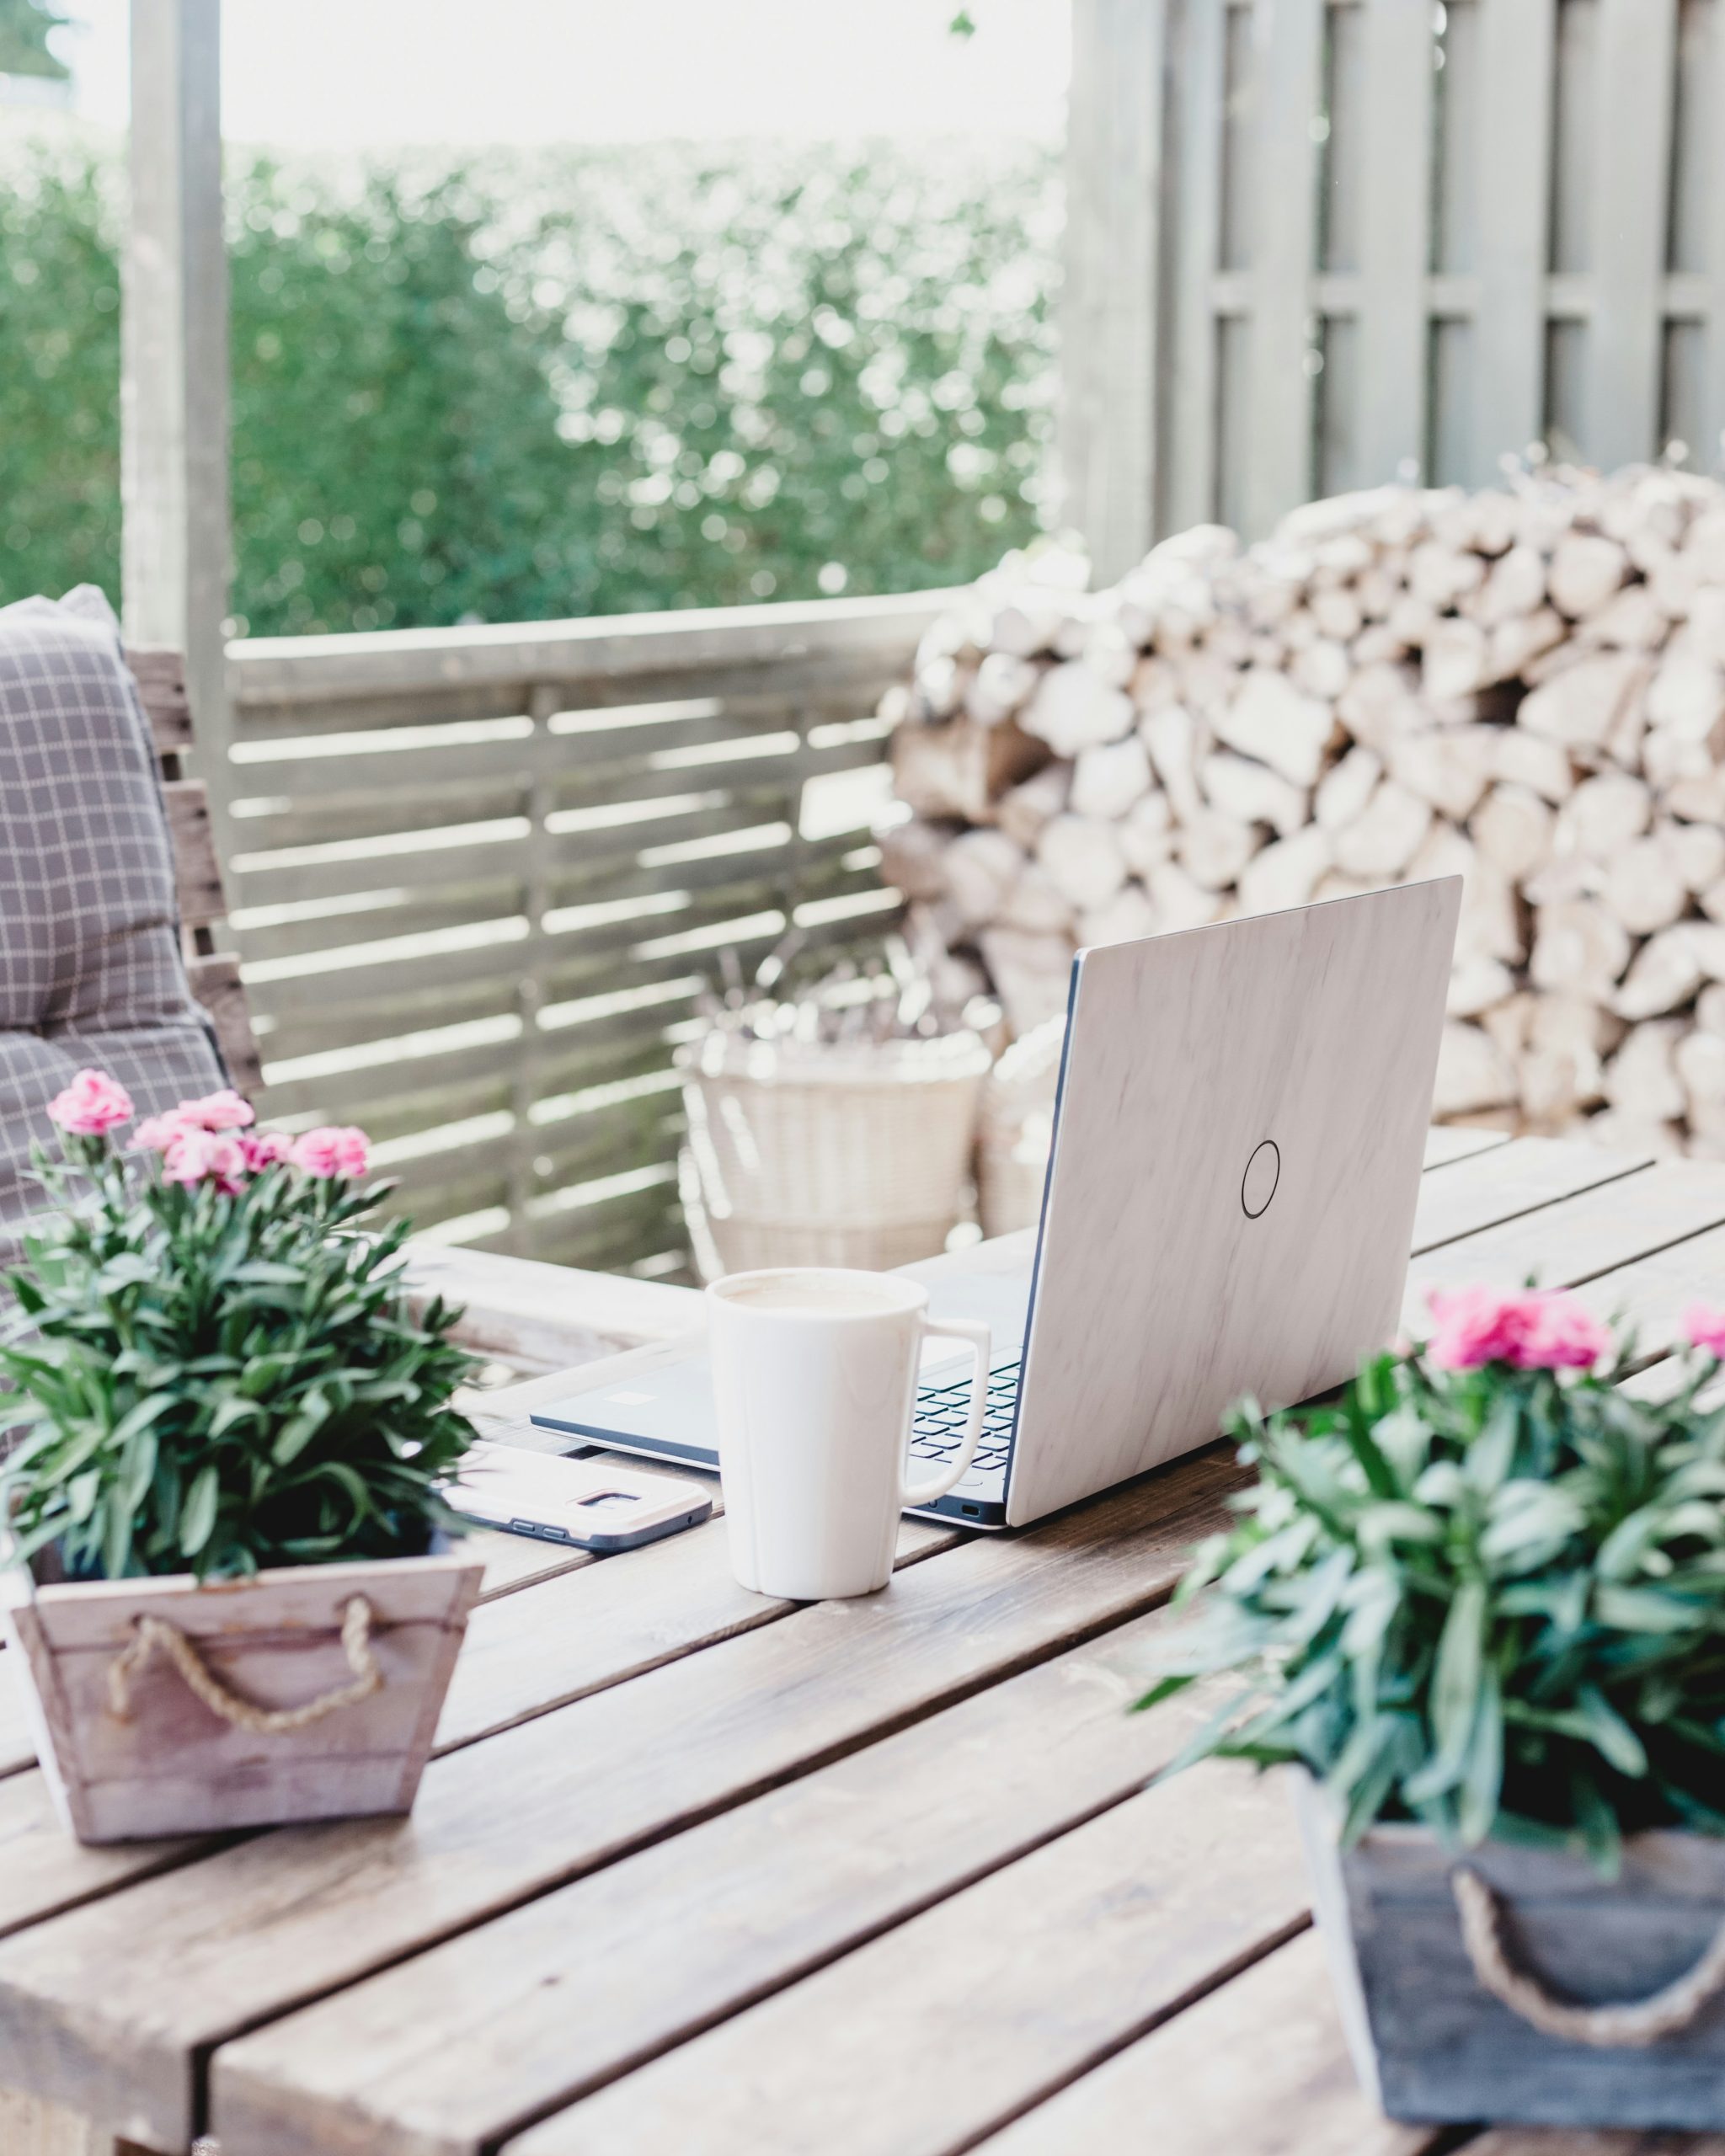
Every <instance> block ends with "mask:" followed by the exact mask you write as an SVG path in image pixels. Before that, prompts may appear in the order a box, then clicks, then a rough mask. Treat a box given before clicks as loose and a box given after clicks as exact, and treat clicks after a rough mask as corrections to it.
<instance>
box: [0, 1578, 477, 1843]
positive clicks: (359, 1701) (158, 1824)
mask: <svg viewBox="0 0 1725 2156" xmlns="http://www.w3.org/2000/svg"><path fill="white" fill-rule="evenodd" d="M482 1572H483V1559H481V1558H480V1557H478V1556H467V1555H464V1554H463V1553H462V1551H461V1550H459V1549H457V1550H454V1551H452V1552H450V1553H449V1554H434V1555H430V1556H422V1557H396V1558H386V1559H373V1560H367V1561H361V1562H357V1563H351V1564H336V1565H304V1566H288V1567H283V1568H281V1569H280V1570H275V1571H270V1572H259V1574H257V1576H256V1577H254V1578H252V1579H248V1580H219V1581H211V1582H208V1583H206V1584H200V1582H198V1581H197V1580H196V1579H195V1578H194V1577H191V1575H190V1574H189V1573H178V1574H174V1575H172V1576H170V1577H157V1578H146V1579H126V1580H79V1581H60V1582H51V1581H47V1580H45V1579H42V1578H40V1577H32V1575H31V1574H30V1573H29V1572H26V1571H24V1570H23V1569H21V1568H20V1567H18V1566H12V1567H9V1568H7V1569H6V1570H4V1571H0V1618H3V1620H5V1629H6V1631H7V1633H8V1636H9V1637H10V1640H11V1642H12V1649H13V1651H12V1652H8V1654H6V1655H5V1656H4V1657H0V1661H3V1662H5V1663H7V1664H9V1665H10V1666H11V1667H12V1668H13V1671H14V1672H15V1674H16V1678H17V1680H18V1681H19V1683H21V1684H22V1685H23V1687H24V1700H25V1705H26V1708H27V1710H28V1711H29V1716H30V1721H31V1725H32V1727H33V1730H34V1732H35V1739H36V1748H37V1752H38V1755H39V1757H40V1761H41V1765H42V1769H43V1773H44V1774H45V1777H46V1780H47V1783H48V1788H49V1790H50V1793H51V1796H52V1797H53V1800H54V1804H55V1808H56V1811H57V1812H58V1813H59V1815H60V1817H61V1822H63V1823H64V1824H65V1825H66V1826H67V1828H69V1829H70V1830H71V1832H72V1833H74V1834H76V1835H77V1838H78V1839H79V1840H80V1841H83V1842H113V1841H127V1840H135V1839H137V1838H141V1837H148V1836H153V1835H158V1834H184V1833H210V1832H218V1831H222V1830H224V1829H232V1828H242V1827H263V1826H274V1825H280V1824H284V1823H287V1822H297V1821H302V1820H308V1819H331V1818H340V1817H348V1816H350V1815H354V1814H362V1813H374V1812H406V1811H408V1810H409V1809H410V1808H411V1806H412V1805H413V1801H414V1795H415V1793H416V1792H417V1790H418V1788H419V1775H420V1773H421V1771H422V1769H424V1767H425V1759H426V1757H427V1754H428V1753H430V1748H431V1740H432V1737H433V1735H434V1733H435V1730H436V1726H437V1717H438V1715H439V1712H440V1711H441V1708H442V1705H443V1698H444V1694H445V1692H446V1690H447V1689H448V1685H449V1678H450V1673H451V1670H452V1669H453V1668H454V1666H455V1658H456V1655H457V1651H458V1650H459V1648H460V1646H461V1642H462V1636H463V1634H464V1632H465V1631H466V1629H467V1612H468V1611H469V1609H471V1608H472V1607H473V1599H474V1597H475V1596H476V1595H477V1594H478V1589H479V1580H480V1576H481V1573H482ZM356 1600H358V1601H360V1602H362V1603H363V1604H364V1612H363V1625H362V1626H361V1627H360V1629H359V1630H357V1631H356V1630H355V1628H354V1625H353V1623H352V1617H351V1613H352V1610H353V1606H354V1604H355V1601H356ZM344 1626H345V1627H346V1630H344ZM176 1640H177V1641H178V1642H179V1644H178V1645H177V1646H176V1645H175V1643H174V1642H175V1641H176ZM146 1647H147V1652H144V1650H145V1648H146ZM116 1668H118V1669H119V1671H120V1681H119V1684H118V1686H117V1687H116V1677H115V1672H116ZM4 1681H6V1680H4V1679H0V1682H4ZM307 1710H314V1711H312V1712H310V1713H309V1714H308V1713H307ZM290 1724H291V1725H292V1726H287V1725H290Z"/></svg>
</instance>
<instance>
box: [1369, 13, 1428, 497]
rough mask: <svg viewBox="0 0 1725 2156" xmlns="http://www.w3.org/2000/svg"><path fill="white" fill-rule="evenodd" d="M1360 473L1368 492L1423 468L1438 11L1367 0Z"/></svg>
mask: <svg viewBox="0 0 1725 2156" xmlns="http://www.w3.org/2000/svg"><path fill="white" fill-rule="evenodd" d="M1364 14H1365V20H1364V32H1365V127H1364V135H1365V172H1364V174H1363V190H1362V191H1363V200H1362V201H1361V205H1360V245H1359V267H1360V271H1361V279H1360V282H1361V288H1362V289H1361V301H1360V318H1359V398H1360V403H1359V463H1360V467H1361V469H1360V476H1361V478H1364V479H1365V481H1366V482H1367V483H1376V482H1381V481H1383V480H1386V479H1392V478H1395V477H1396V476H1397V471H1398V468H1399V467H1401V466H1402V465H1403V464H1404V463H1405V462H1409V461H1411V462H1413V464H1414V465H1415V466H1417V467H1423V464H1424V462H1425V432H1426V428H1425V389H1426V365H1425V350H1426V301H1425V288H1426V270H1427V266H1428V264H1429V260H1430V255H1431V206H1432V186H1431V155H1432V103H1433V99H1432V77H1433V67H1432V10H1431V8H1430V6H1429V0H1364Z"/></svg>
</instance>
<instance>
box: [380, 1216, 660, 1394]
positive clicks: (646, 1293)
mask: <svg viewBox="0 0 1725 2156" xmlns="http://www.w3.org/2000/svg"><path fill="white" fill-rule="evenodd" d="M405 1256H406V1257H407V1279H408V1286H409V1292H410V1294H411V1296H412V1299H413V1300H414V1302H415V1303H416V1304H418V1303H425V1302H429V1301H430V1299H431V1298H432V1297H433V1296H434V1295H441V1296H442V1298H443V1299H444V1300H445V1302H446V1303H453V1304H456V1305H458V1306H459V1307H460V1308H461V1309H462V1310H464V1311H465V1313H466V1315H464V1316H463V1318H462V1321H461V1323H460V1324H459V1325H458V1326H457V1328H456V1334H455V1337H456V1338H457V1341H459V1342H460V1343H461V1345H462V1347H463V1348H469V1349H471V1350H472V1351H473V1353H476V1354H481V1355H491V1356H494V1357H495V1358H497V1360H498V1361H499V1362H503V1363H511V1364H515V1367H516V1368H517V1369H521V1370H524V1371H538V1370H567V1369H574V1366H575V1365H576V1364H579V1363H590V1362H593V1361H595V1359H596V1358H598V1357H600V1356H601V1355H615V1354H617V1353H619V1352H621V1351H622V1349H624V1348H639V1347H642V1346H644V1345H646V1344H649V1343H650V1342H655V1341H660V1340H670V1339H675V1338H676V1337H677V1335H678V1334H680V1333H684V1332H687V1331H691V1330H692V1328H694V1327H696V1326H699V1325H700V1323H701V1296H700V1294H699V1291H698V1290H697V1289H693V1288H673V1287H670V1286H669V1285H667V1284H665V1283H663V1282H660V1281H655V1280H632V1279H629V1278H627V1277H626V1276H620V1275H618V1274H617V1273H582V1272H579V1271H578V1270H577V1269H576V1268H575V1267H574V1266H569V1265H550V1264H547V1263H545V1262H543V1261H542V1260H539V1259H537V1258H527V1257H501V1256H499V1254H498V1253H497V1252H495V1251H477V1250H462V1249H461V1248H459V1247H457V1246H449V1245H445V1244H439V1243H425V1242H417V1241H414V1242H409V1243H408V1244H407V1245H406V1246H405Z"/></svg>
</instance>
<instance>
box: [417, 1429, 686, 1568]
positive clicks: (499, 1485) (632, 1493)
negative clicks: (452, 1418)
mask: <svg viewBox="0 0 1725 2156" xmlns="http://www.w3.org/2000/svg"><path fill="white" fill-rule="evenodd" d="M449 1502H450V1503H451V1506H452V1507H453V1508H455V1510H456V1511H457V1512H458V1513H462V1514H463V1515H464V1517H466V1518H468V1519H471V1520H475V1521H478V1523H479V1524H481V1525H482V1526H484V1527H499V1528H501V1529H503V1530H504V1531H505V1534H531V1535H533V1536H536V1537H537V1539H538V1540H541V1541H543V1542H560V1543H562V1544H563V1545H565V1546H566V1547H568V1548H570V1549H574V1550H596V1551H601V1552H608V1551H611V1550H633V1549H635V1548H637V1547H638V1545H640V1544H642V1543H644V1542H655V1541H657V1540H659V1538H660V1536H661V1535H665V1534H676V1533H677V1532H678V1531H679V1529H682V1528H686V1527H694V1526H697V1525H698V1524H699V1523H700V1522H701V1521H702V1520H703V1519H706V1518H708V1516H709V1515H710V1514H711V1513H712V1511H713V1498H712V1495H711V1493H710V1492H708V1490H707V1489H705V1488H704V1487H703V1486H702V1485H701V1484H700V1483H698V1482H692V1481H686V1480H685V1479H684V1478H683V1477H681V1476H670V1475H653V1474H646V1473H643V1472H642V1471H641V1470H639V1469H638V1468H633V1467H624V1466H622V1465H620V1464H619V1463H618V1462H617V1460H613V1459H611V1458H609V1457H606V1455H604V1454H600V1455H598V1456H596V1457H595V1458H592V1459H588V1460H569V1459H566V1458H565V1457H564V1456H563V1454H560V1453H546V1452H531V1451H529V1450H527V1449H526V1447H524V1446H521V1445H503V1444H491V1443H489V1441H487V1440H486V1439H484V1438H481V1439H480V1440H479V1441H478V1443H477V1444H474V1445H473V1447H472V1448H471V1449H469V1451H468V1453H467V1459H466V1460H465V1462H464V1464H463V1466H462V1475H461V1477H460V1479H459V1481H457V1482H456V1483H455V1484H454V1486H452V1487H451V1490H450V1492H449Z"/></svg>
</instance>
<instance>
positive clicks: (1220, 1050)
mask: <svg viewBox="0 0 1725 2156" xmlns="http://www.w3.org/2000/svg"><path fill="white" fill-rule="evenodd" d="M1460 908H1461V878H1459V877H1446V878H1441V879H1439V880H1437V881H1434V882H1430V883H1409V884H1402V885H1400V886H1398V887H1397V888H1396V889H1391V890H1385V891H1373V892H1369V893H1366V894H1363V895H1361V896H1359V897H1354V898H1343V899H1329V900H1327V901H1326V902H1324V903H1322V904H1321V905H1309V906H1301V907H1297V908H1295V909H1294V910H1291V911H1289V912H1285V913H1276V914H1263V915H1254V916H1252V918H1250V919H1247V920H1243V921H1225V922H1220V923H1218V924H1216V925H1215V926H1212V927H1209V928H1195V929H1190V930H1187V931H1182V932H1179V933H1175V934H1170V935H1165V936H1151V937H1144V938H1142V939H1140V940H1139V941H1137V942H1129V943H1112V944H1105V945H1102V946H1099V947H1097V948H1095V949H1092V950H1084V951H1081V952H1079V953H1078V954H1077V956H1076V958H1075V959H1074V961H1073V964H1072V975H1071V989H1070V995H1069V1002H1068V1017H1067V1025H1066V1038H1065V1051H1064V1054H1063V1058H1062V1061H1061V1066H1060V1089H1059V1092H1058V1095H1057V1097H1056V1101H1055V1125H1054V1140H1053V1145H1052V1149H1051V1151H1050V1154H1049V1166H1048V1173H1047V1177H1046V1180H1045V1182H1044V1187H1043V1202H1042V1216H1041V1223H1040V1225H1039V1228H1038V1229H1037V1230H1036V1231H1035V1232H1034V1234H1031V1233H1030V1232H1029V1231H1028V1230H1027V1231H1025V1232H1023V1233H1022V1234H1019V1235H1007V1236H1003V1237H1001V1238H999V1239H997V1240H996V1241H990V1242H983V1243H979V1244H975V1245H973V1246H971V1247H970V1248H969V1249H966V1250H963V1251H956V1252H953V1253H951V1254H949V1255H948V1256H946V1257H939V1258H934V1259H931V1260H929V1261H927V1262H925V1263H923V1264H921V1265H916V1266H910V1267H906V1268H905V1270H906V1271H907V1272H908V1273H911V1274H912V1275H915V1276H920V1277H921V1278H924V1279H926V1280H927V1283H928V1287H929V1299H930V1306H931V1309H932V1312H933V1314H934V1315H937V1316H951V1317H980V1318H982V1319H984V1320H985V1321H986V1322H987V1323H988V1325H989V1326H990V1327H991V1332H992V1336H993V1340H992V1353H991V1370H990V1374H989V1381H988V1385H989V1403H988V1415H987V1421H986V1424H985V1432H984V1436H983V1441H982V1444H981V1445H980V1448H979V1449H978V1452H977V1456H976V1459H975V1462H974V1464H973V1465H972V1466H971V1467H970V1468H969V1470H968V1471H967V1472H966V1474H965V1476H964V1479H963V1481H960V1482H959V1485H958V1486H957V1487H956V1488H955V1489H954V1490H953V1491H952V1492H949V1493H948V1495H947V1496H946V1497H942V1498H940V1499H939V1500H937V1502H935V1503H934V1504H932V1506H928V1507H926V1508H920V1509H921V1510H922V1511H923V1513H924V1515H925V1516H926V1517H928V1518H941V1519H955V1520H958V1521H960V1522H962V1523H963V1524H965V1525H967V1526H970V1527H975V1528H1007V1527H1022V1526H1024V1525H1027V1524H1028V1523H1029V1522H1031V1521H1032V1520H1036V1519H1040V1518H1044V1516H1045V1515H1046V1514H1047V1513H1052V1512H1056V1511H1058V1510H1060V1508H1062V1507H1064V1506H1066V1505H1071V1504H1074V1503H1076V1502H1078V1500H1080V1499H1081V1498H1083V1497H1092V1496H1094V1495H1095V1494H1096V1493H1097V1492H1098V1491H1102V1490H1107V1489H1110V1488H1112V1487H1113V1486H1114V1484H1116V1483H1119V1482H1124V1481H1127V1480H1129V1479H1130V1477H1132V1476H1137V1475H1141V1474H1143V1473H1144V1472H1145V1471H1146V1470H1148V1469H1150V1468H1153V1467H1159V1466H1161V1465H1162V1464H1163V1463H1164V1462H1166V1461H1167V1460H1173V1459H1175V1458H1177V1457H1178V1455H1179V1454H1182V1453H1185V1452H1189V1451H1191V1450H1193V1449H1194V1448H1195V1447H1197V1446H1199V1445H1204V1444H1210V1442H1211V1441H1212V1440H1213V1439H1214V1438H1215V1437H1216V1435H1217V1434H1218V1430H1219V1427H1220V1419H1221V1417H1222V1416H1223V1414H1224V1413H1225V1412H1226V1410H1227V1409H1228V1408H1229V1407H1230V1406H1231V1405H1232V1403H1233V1402H1234V1401H1237V1400H1238V1399H1239V1398H1240V1397H1241V1396H1242V1395H1243V1394H1251V1395H1252V1396H1253V1397H1254V1398H1256V1399H1258V1401H1262V1402H1263V1404H1264V1405H1265V1406H1267V1407H1275V1406H1289V1405H1291V1404H1292V1403H1294V1402H1295V1401H1301V1400H1306V1399H1309V1398H1311V1396H1313V1395H1314V1394H1316V1393H1320V1392H1324V1391H1327V1390H1329V1389H1330V1388H1331V1387H1332V1386H1334V1385H1339V1384H1341V1383H1342V1382H1343V1380H1345V1379H1347V1378H1348V1377H1349V1376H1351V1375H1352V1374H1353V1373H1354V1369H1356V1368H1357V1366H1358V1364H1359V1361H1360V1358H1362V1357H1363V1356H1364V1355H1365V1354H1368V1353H1370V1352H1371V1351H1372V1350H1374V1349H1375V1348H1380V1347H1381V1346H1383V1345H1384V1344H1385V1343H1386V1342H1387V1341H1388V1340H1389V1339H1391V1337H1392V1336H1393V1335H1394V1333H1395V1331H1397V1326H1398V1322H1399V1317H1400V1310H1401V1301H1402V1288H1403V1283H1404V1278H1405V1275H1406V1273H1407V1257H1408V1250H1409V1246H1410V1244H1411V1242H1412V1241H1413V1213H1414V1206H1415V1203H1416V1201H1417V1199H1418V1192H1419V1178H1420V1171H1421V1168H1422V1166H1423V1158H1424V1143H1425V1133H1426V1129H1427V1126H1428V1124H1429V1121H1430V1117H1431V1104H1432V1090H1433V1085H1434V1079H1435V1075H1436V1070H1437V1057H1438V1043H1439V1034H1440V1033H1441V1030H1442V1026H1443V1020H1444V1006H1445V990H1446V988H1447V985H1448V982H1449V977H1450V958H1451V954H1452V951H1453V947H1454V944H1455V926H1456V921H1457V917H1458V915H1459V912H1460ZM931 1345H932V1348H936V1349H937V1353H939V1355H940V1356H941V1357H942V1358H943V1359H941V1360H937V1361H935V1362H934V1363H932V1364H925V1365H924V1369H923V1371H922V1379H921V1389H920V1391H919V1395H918V1400H917V1405H916V1413H915V1417H914V1418H913V1422H912V1428H911V1453H912V1455H913V1460H914V1463H915V1464H916V1466H917V1468H918V1470H919V1471H920V1470H921V1467H922V1465H923V1464H925V1463H927V1464H929V1465H932V1463H934V1462H936V1461H937V1460H940V1459H941V1458H942V1457H943V1455H948V1454H950V1453H951V1452H952V1451H953V1450H955V1449H956V1448H957V1446H958V1444H959V1437H960V1433H961V1432H962V1429H963V1426H964V1407H965V1403H966V1400H967V1397H968V1392H969V1375H968V1369H969V1364H968V1358H966V1357H965V1356H964V1352H963V1350H962V1349H959V1350H958V1351H956V1358H954V1351H953V1350H952V1349H951V1348H949V1346H948V1344H947V1343H931ZM532 1419H533V1421H534V1422H537V1423H539V1424H541V1425H542V1426H543V1427H544V1428H547V1429H549V1430H555V1431H559V1432H563V1433H567V1434H568V1435H569V1436H571V1437H574V1438H584V1439H585V1440H587V1441H588V1442H589V1443H592V1444H601V1445H605V1446H608V1447H610V1448H611V1449H615V1450H617V1451H622V1452H629V1453H636V1454H644V1455H645V1456H646V1457H648V1458H650V1459H654V1460H680V1461H682V1462H685V1463H686V1464H688V1465H693V1466H704V1467H708V1468H711V1467H714V1466H716V1465H717V1464H718V1441H717V1437H716V1433H715V1429H714V1420H713V1399H712V1388H711V1383H710V1376H709V1372H708V1366H707V1363H706V1358H705V1353H704V1350H703V1348H702V1345H701V1343H700V1342H699V1340H698V1338H694V1339H692V1340H690V1341H686V1342H671V1343H667V1344H665V1345H664V1346H662V1347H660V1348H654V1349H650V1350H646V1351H643V1352H642V1353H638V1354H635V1355H632V1356H631V1357H630V1358H629V1359H628V1368H627V1369H613V1372H612V1374H611V1376H610V1377H609V1378H607V1377H606V1375H605V1374H603V1372H601V1371H600V1370H597V1369H595V1374H594V1377H593V1380H592V1382H591V1384H590V1385H588V1386H587V1387H585V1388H582V1387H579V1386H577V1387H575V1388H574V1389H573V1390H571V1391H570V1393H569V1396H568V1397H567V1398H564V1399H561V1400H559V1401H556V1402H555V1403H554V1404H553V1405H552V1406H547V1407H543V1408H540V1409H537V1410H536V1411H535V1412H534V1414H533V1417H532Z"/></svg>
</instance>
